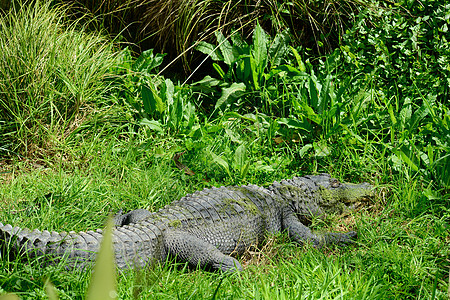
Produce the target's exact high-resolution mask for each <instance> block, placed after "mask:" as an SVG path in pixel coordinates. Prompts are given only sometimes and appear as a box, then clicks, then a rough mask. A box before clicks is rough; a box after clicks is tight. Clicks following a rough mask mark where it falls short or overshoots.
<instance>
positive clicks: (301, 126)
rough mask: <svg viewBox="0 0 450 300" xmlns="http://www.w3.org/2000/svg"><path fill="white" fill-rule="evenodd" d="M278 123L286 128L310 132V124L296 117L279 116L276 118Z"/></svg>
mask: <svg viewBox="0 0 450 300" xmlns="http://www.w3.org/2000/svg"><path fill="white" fill-rule="evenodd" d="M277 122H278V124H283V125H286V126H287V127H288V128H292V129H296V130H303V131H304V132H305V133H309V132H311V130H312V128H311V124H309V123H308V122H305V121H303V120H299V119H297V118H280V119H277Z"/></svg>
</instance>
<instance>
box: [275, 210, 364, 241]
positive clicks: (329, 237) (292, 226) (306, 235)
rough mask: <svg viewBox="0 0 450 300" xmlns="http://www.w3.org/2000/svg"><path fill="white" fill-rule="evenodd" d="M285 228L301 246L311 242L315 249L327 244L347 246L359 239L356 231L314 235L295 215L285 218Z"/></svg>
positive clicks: (287, 215)
mask: <svg viewBox="0 0 450 300" xmlns="http://www.w3.org/2000/svg"><path fill="white" fill-rule="evenodd" d="M283 228H284V229H286V230H287V231H288V233H289V237H290V238H292V239H293V240H294V241H296V242H297V243H299V244H303V243H305V242H310V243H312V244H313V246H314V247H318V248H320V247H322V246H324V245H325V244H338V245H345V244H350V243H353V242H354V241H353V240H354V239H355V238H356V237H357V233H356V232H355V231H350V232H347V233H331V232H327V233H323V234H317V233H313V232H312V230H311V229H310V228H309V227H307V226H305V225H304V224H302V223H301V222H300V221H299V220H298V218H297V217H296V216H295V214H294V213H287V214H286V215H285V216H284V218H283Z"/></svg>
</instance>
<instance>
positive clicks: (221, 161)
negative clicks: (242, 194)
mask: <svg viewBox="0 0 450 300" xmlns="http://www.w3.org/2000/svg"><path fill="white" fill-rule="evenodd" d="M209 153H210V154H211V157H212V159H213V161H214V162H216V163H217V164H218V165H219V166H221V167H222V168H224V169H225V171H226V172H227V174H228V176H230V178H231V177H232V176H231V172H230V167H229V166H228V163H227V162H226V161H225V160H224V159H223V158H222V157H220V156H218V155H216V154H214V153H213V152H211V151H210V152H209Z"/></svg>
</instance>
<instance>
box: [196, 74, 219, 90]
mask: <svg viewBox="0 0 450 300" xmlns="http://www.w3.org/2000/svg"><path fill="white" fill-rule="evenodd" d="M220 82H221V81H220V80H219V79H216V78H212V77H211V76H209V75H206V76H205V77H204V78H203V79H202V80H200V81H197V82H194V83H192V84H191V85H192V86H197V85H199V86H202V87H207V88H214V87H216V86H218V85H219V84H220Z"/></svg>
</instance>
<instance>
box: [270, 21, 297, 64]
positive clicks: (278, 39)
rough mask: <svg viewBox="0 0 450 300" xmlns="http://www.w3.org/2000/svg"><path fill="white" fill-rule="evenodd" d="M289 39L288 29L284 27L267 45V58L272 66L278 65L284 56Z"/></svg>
mask: <svg viewBox="0 0 450 300" xmlns="http://www.w3.org/2000/svg"><path fill="white" fill-rule="evenodd" d="M290 41H291V39H290V35H289V29H286V30H284V31H283V32H281V33H277V35H276V36H275V38H274V39H273V42H272V44H271V45H270V47H269V59H270V63H271V67H272V68H273V67H275V66H279V65H280V64H281V62H282V60H283V58H285V57H286V53H287V51H288V49H289V42H290ZM297 54H298V53H297Z"/></svg>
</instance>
